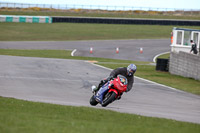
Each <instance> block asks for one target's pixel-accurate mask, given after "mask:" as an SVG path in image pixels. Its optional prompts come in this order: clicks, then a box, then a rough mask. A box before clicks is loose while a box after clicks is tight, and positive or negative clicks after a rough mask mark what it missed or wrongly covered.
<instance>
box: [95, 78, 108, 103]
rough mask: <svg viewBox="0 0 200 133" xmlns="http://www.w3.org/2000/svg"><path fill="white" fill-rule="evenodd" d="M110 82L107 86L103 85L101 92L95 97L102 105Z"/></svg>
mask: <svg viewBox="0 0 200 133" xmlns="http://www.w3.org/2000/svg"><path fill="white" fill-rule="evenodd" d="M109 83H110V81H108V82H107V83H106V84H105V85H103V86H102V87H101V88H100V89H99V91H98V92H97V94H96V95H95V96H94V98H95V99H96V100H97V101H99V102H100V103H102V102H103V96H104V95H105V93H106V92H108V90H109V89H108V85H109Z"/></svg>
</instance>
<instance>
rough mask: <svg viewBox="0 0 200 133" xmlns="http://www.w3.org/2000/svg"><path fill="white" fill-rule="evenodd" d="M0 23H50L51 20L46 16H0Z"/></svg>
mask: <svg viewBox="0 0 200 133" xmlns="http://www.w3.org/2000/svg"><path fill="white" fill-rule="evenodd" d="M0 22H20V23H21V22H22V23H52V18H51V17H48V16H17V15H0Z"/></svg>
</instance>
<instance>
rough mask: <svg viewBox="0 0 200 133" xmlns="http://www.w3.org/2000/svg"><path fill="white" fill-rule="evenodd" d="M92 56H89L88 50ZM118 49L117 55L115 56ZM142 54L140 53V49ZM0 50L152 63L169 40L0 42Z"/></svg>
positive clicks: (165, 47) (168, 43)
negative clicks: (56, 52) (51, 51)
mask: <svg viewBox="0 0 200 133" xmlns="http://www.w3.org/2000/svg"><path fill="white" fill-rule="evenodd" d="M91 47H92V48H93V54H90V48H91ZM116 48H119V54H116ZM141 48H142V49H143V53H142V54H141V53H140V49H141ZM0 49H65V50H74V49H77V51H76V52H75V53H74V55H75V56H87V57H88V56H89V57H103V58H113V59H125V60H134V61H149V62H153V57H154V56H156V55H157V54H160V53H163V52H169V51H170V39H144V40H140V39H136V40H95V41H17V42H12V41H0Z"/></svg>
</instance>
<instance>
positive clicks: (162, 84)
mask: <svg viewBox="0 0 200 133" xmlns="http://www.w3.org/2000/svg"><path fill="white" fill-rule="evenodd" d="M91 64H93V65H95V66H98V67H101V68H104V69H107V70H110V71H112V70H113V69H110V68H107V67H104V66H100V65H98V64H94V63H91ZM134 77H135V78H137V79H140V80H143V81H146V82H149V83H151V84H155V85H159V86H162V87H166V88H168V89H170V90H174V91H177V92H184V91H181V90H178V89H175V88H172V87H169V86H166V85H163V84H159V83H156V82H153V81H150V80H147V79H143V78H140V77H137V76H134Z"/></svg>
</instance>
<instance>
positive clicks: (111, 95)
mask: <svg viewBox="0 0 200 133" xmlns="http://www.w3.org/2000/svg"><path fill="white" fill-rule="evenodd" d="M116 95H117V94H116V93H115V92H109V93H108V94H106V96H105V99H104V100H103V102H102V104H101V105H102V106H103V107H106V106H107V105H108V104H110V103H112V102H113V101H114V100H115V96H116Z"/></svg>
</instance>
